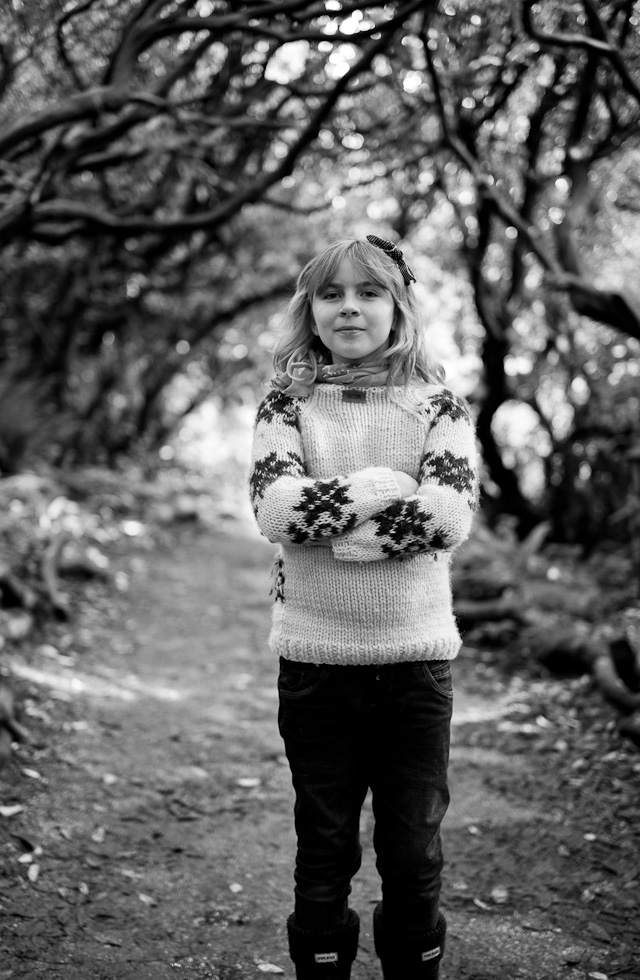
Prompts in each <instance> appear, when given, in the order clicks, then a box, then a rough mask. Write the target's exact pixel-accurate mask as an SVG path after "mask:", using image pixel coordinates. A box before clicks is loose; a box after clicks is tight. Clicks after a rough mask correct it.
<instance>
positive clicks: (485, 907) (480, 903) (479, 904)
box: [473, 898, 491, 912]
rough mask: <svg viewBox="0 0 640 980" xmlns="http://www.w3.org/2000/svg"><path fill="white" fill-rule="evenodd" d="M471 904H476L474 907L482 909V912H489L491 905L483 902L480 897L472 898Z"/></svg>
mask: <svg viewBox="0 0 640 980" xmlns="http://www.w3.org/2000/svg"><path fill="white" fill-rule="evenodd" d="M473 904H474V905H475V906H476V908H479V909H482V911H483V912H491V906H490V905H487V903H486V902H483V901H482V900H481V899H480V898H474V900H473Z"/></svg>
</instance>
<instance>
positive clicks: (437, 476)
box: [250, 392, 477, 561]
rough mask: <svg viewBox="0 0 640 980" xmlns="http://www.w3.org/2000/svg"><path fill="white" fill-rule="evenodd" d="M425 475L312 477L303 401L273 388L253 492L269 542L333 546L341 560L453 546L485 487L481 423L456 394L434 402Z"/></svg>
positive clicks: (264, 409)
mask: <svg viewBox="0 0 640 980" xmlns="http://www.w3.org/2000/svg"><path fill="white" fill-rule="evenodd" d="M431 414H432V416H433V417H432V421H431V424H430V427H429V429H428V433H427V436H426V440H425V447H424V453H423V458H422V461H421V465H420V474H419V480H418V481H416V480H413V479H412V477H410V476H409V475H408V474H406V473H402V472H400V471H394V470H392V469H390V468H388V467H368V468H366V469H362V470H358V471H356V472H354V473H350V474H345V475H337V476H335V477H333V478H331V479H319V480H315V479H312V478H311V477H309V475H308V473H307V471H306V468H305V463H304V450H303V446H302V439H301V435H300V430H299V426H298V421H297V412H296V409H295V403H293V402H292V401H291V400H290V399H288V398H287V397H286V396H282V395H280V394H279V393H272V394H270V395H269V396H267V398H266V399H265V401H264V402H263V404H262V406H261V407H260V410H259V412H258V418H257V421H256V430H255V436H254V447H253V461H252V469H251V476H250V489H251V496H252V502H253V506H254V512H255V514H256V519H257V521H258V525H259V526H260V528H261V530H262V532H263V534H265V536H266V537H267V538H268V539H269V540H270V541H278V542H283V543H293V544H303V545H325V546H327V547H331V548H332V549H333V553H334V556H335V557H336V558H337V559H338V560H340V561H379V560H381V559H388V558H392V557H398V556H402V555H409V554H412V553H417V552H435V551H443V550H452V549H453V548H455V547H456V546H457V545H458V544H460V543H461V542H462V541H463V540H464V539H465V538H466V537H467V535H468V533H469V530H470V526H471V521H472V517H473V510H474V509H475V503H476V494H477V477H476V452H475V437H474V432H473V425H472V423H471V420H470V417H469V414H468V411H467V409H466V406H465V405H464V403H463V402H462V401H461V400H459V399H457V398H456V397H455V396H454V395H452V394H451V393H450V392H443V394H442V395H439V396H437V397H436V398H435V399H433V402H432V405H431Z"/></svg>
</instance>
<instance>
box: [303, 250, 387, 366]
mask: <svg viewBox="0 0 640 980" xmlns="http://www.w3.org/2000/svg"><path fill="white" fill-rule="evenodd" d="M311 313H312V319H313V322H312V327H311V329H312V330H313V332H314V334H315V335H316V336H317V337H319V338H320V340H321V341H322V343H323V344H324V346H325V347H327V348H328V349H329V350H330V351H331V359H332V361H333V363H334V364H354V363H358V362H359V361H363V360H365V358H366V359H375V358H376V357H377V356H378V355H382V354H383V353H384V351H386V350H387V348H388V347H389V337H390V334H391V329H392V326H393V319H394V313H395V304H394V301H393V297H392V296H391V293H390V292H389V290H388V289H384V287H382V286H378V285H377V284H376V283H374V282H371V281H368V280H366V279H365V280H363V279H362V275H361V274H360V273H356V272H355V270H354V269H353V267H352V265H351V262H350V261H349V260H348V259H344V261H343V262H342V263H341V264H340V265H339V266H338V268H337V270H336V272H335V275H334V276H333V278H332V281H331V282H330V283H327V284H326V285H325V286H323V287H322V288H321V289H319V290H318V291H317V292H316V293H315V295H314V297H313V300H312V302H311Z"/></svg>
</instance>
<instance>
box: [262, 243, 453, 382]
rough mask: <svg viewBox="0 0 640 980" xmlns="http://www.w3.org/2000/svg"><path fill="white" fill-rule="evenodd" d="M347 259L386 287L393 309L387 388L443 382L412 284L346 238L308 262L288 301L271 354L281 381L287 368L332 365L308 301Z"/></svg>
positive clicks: (382, 257)
mask: <svg viewBox="0 0 640 980" xmlns="http://www.w3.org/2000/svg"><path fill="white" fill-rule="evenodd" d="M345 260H348V261H349V262H350V263H351V265H352V267H353V269H354V272H355V273H356V275H359V276H362V278H363V279H367V280H368V281H370V282H375V283H376V284H377V285H378V286H381V287H382V288H384V289H387V290H388V291H389V292H390V293H391V296H392V298H393V302H394V306H395V311H396V315H395V321H394V323H395V332H394V335H393V338H392V343H391V345H390V346H389V348H388V350H387V351H386V352H385V360H388V362H389V379H388V382H387V383H388V384H389V385H394V384H396V385H397V384H400V383H404V384H405V386H406V385H407V384H408V383H409V382H410V381H411V379H412V378H413V377H415V376H418V377H419V378H422V380H423V381H426V382H428V383H429V384H437V383H441V382H442V381H443V380H444V369H443V368H442V367H441V365H439V364H438V363H437V362H436V361H435V360H434V359H433V358H432V357H431V356H430V355H429V354H428V352H427V350H426V345H425V339H424V329H423V325H422V320H421V317H420V313H419V310H418V307H417V304H416V299H415V296H414V294H413V290H412V288H411V286H410V285H409V286H408V285H407V284H406V283H405V281H404V279H403V277H402V274H401V272H400V269H399V268H398V266H397V265H396V263H395V262H394V260H393V259H392V258H390V256H389V255H387V253H386V252H384V251H382V249H380V248H377V247H376V246H375V245H371V244H370V243H369V242H368V241H366V240H363V239H358V238H356V239H347V240H346V241H339V242H334V243H333V244H332V245H329V246H328V247H327V248H325V249H324V250H323V251H322V252H320V253H319V255H317V256H316V257H315V258H314V259H312V260H311V261H310V262H308V263H307V265H306V266H305V267H304V269H303V270H302V272H301V273H300V275H299V276H298V281H297V284H296V291H295V294H294V296H293V298H292V299H291V302H290V303H289V306H288V308H287V312H286V314H285V317H284V320H283V323H282V326H281V336H280V339H279V340H278V342H277V343H276V346H275V349H274V353H273V364H274V368H275V370H276V374H277V375H279V376H280V377H285V378H286V377H287V376H290V375H289V371H288V368H289V365H291V364H294V363H295V364H296V365H301V364H302V365H305V364H308V365H309V367H310V368H311V367H313V365H314V364H315V362H317V361H320V363H324V364H327V363H331V353H330V351H328V350H327V348H326V347H325V346H324V344H323V343H322V341H321V340H320V338H319V337H317V336H316V335H315V334H314V333H313V331H312V329H311V324H312V313H311V303H312V301H313V298H314V296H315V295H316V293H317V292H318V291H319V290H321V289H323V287H324V286H326V285H327V284H328V283H330V282H332V280H333V279H334V277H335V274H336V270H337V269H338V266H340V264H341V263H342V262H344V261H345Z"/></svg>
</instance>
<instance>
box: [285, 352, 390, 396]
mask: <svg viewBox="0 0 640 980" xmlns="http://www.w3.org/2000/svg"><path fill="white" fill-rule="evenodd" d="M388 378H389V365H388V363H387V362H386V361H363V362H362V364H320V363H319V362H318V360H317V358H316V356H315V354H314V353H313V351H309V360H308V361H294V360H293V356H292V357H290V358H289V361H288V363H287V368H286V370H285V371H283V372H282V373H281V374H278V375H276V377H275V378H274V379H273V381H272V386H273V387H274V388H275V389H276V390H278V391H281V392H283V394H285V395H290V396H291V397H292V398H308V397H309V395H310V394H311V393H312V391H313V389H314V386H315V385H316V384H334V385H353V386H354V387H359V388H368V387H370V386H372V385H376V386H377V385H385V384H386V383H387V380H388Z"/></svg>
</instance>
